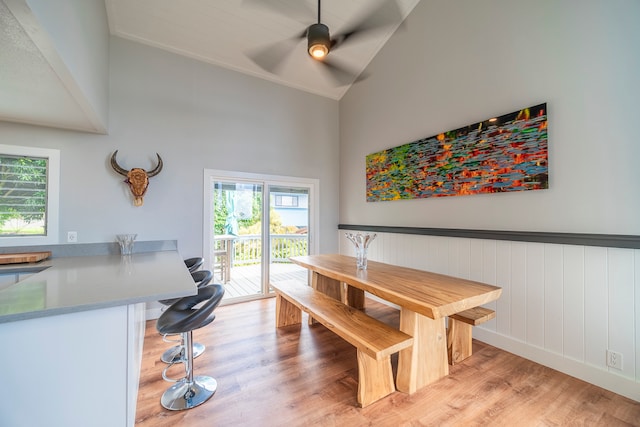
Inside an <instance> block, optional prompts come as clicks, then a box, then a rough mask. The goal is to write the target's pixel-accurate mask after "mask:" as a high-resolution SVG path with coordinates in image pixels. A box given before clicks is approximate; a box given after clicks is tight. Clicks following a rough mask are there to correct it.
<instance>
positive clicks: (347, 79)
mask: <svg viewBox="0 0 640 427" xmlns="http://www.w3.org/2000/svg"><path fill="white" fill-rule="evenodd" d="M314 62H318V63H319V65H320V66H321V67H322V68H323V69H324V70H325V71H326V73H327V74H328V75H329V77H330V78H331V79H332V80H333V81H334V83H335V85H336V86H346V85H348V84H352V83H357V82H359V81H362V80H364V79H366V78H367V77H368V75H367V74H364V73H358V72H356V71H353V70H351V69H349V68H348V67H347V66H345V65H344V64H341V63H340V62H339V61H336V59H335V58H326V59H325V60H323V61H314Z"/></svg>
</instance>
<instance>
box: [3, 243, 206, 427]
mask: <svg viewBox="0 0 640 427" xmlns="http://www.w3.org/2000/svg"><path fill="white" fill-rule="evenodd" d="M47 263H48V264H47V265H46V267H47V268H46V269H44V270H43V271H40V272H37V273H35V274H33V275H31V276H29V277H28V278H26V279H24V280H21V281H19V282H17V283H16V284H15V285H13V286H9V287H5V288H2V289H0V342H2V344H3V345H2V350H0V426H11V427H23V426H24V427H27V426H29V427H30V426H48V427H58V426H60V427H76V426H77V427H85V426H92V427H93V426H105V427H118V426H133V425H134V423H135V410H136V400H137V392H138V382H139V375H140V364H141V357H142V343H143V340H144V328H145V322H144V311H145V304H144V303H145V302H147V301H157V300H159V299H165V298H174V297H179V296H186V295H193V294H195V292H196V288H195V283H194V282H193V280H192V279H191V276H190V274H189V272H188V270H187V269H186V267H185V266H184V263H183V261H182V259H181V258H180V257H179V255H178V253H177V252H173V251H168V252H158V253H150V254H134V255H133V256H132V257H131V259H127V260H122V259H121V258H120V256H113V255H109V256H95V257H94V256H92V257H67V258H54V259H52V260H49V261H47Z"/></svg>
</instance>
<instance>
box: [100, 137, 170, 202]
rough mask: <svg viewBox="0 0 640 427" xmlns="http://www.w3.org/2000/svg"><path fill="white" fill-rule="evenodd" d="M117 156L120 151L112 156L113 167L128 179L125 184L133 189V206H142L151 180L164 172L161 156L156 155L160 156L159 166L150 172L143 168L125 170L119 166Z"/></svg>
mask: <svg viewBox="0 0 640 427" xmlns="http://www.w3.org/2000/svg"><path fill="white" fill-rule="evenodd" d="M116 154H118V150H116V151H114V152H113V155H112V156H111V167H112V168H113V170H114V171H116V172H118V173H119V174H120V175H122V176H126V177H127V179H125V180H124V182H126V183H127V184H129V189H131V194H133V205H134V206H142V203H143V200H142V198H143V197H144V194H145V193H146V192H147V187H149V178H151V177H154V176H156V175H158V174H159V173H160V171H161V170H162V159H161V158H160V154H158V153H156V156H158V164H157V165H156V167H155V168H153V169H152V170H150V171H148V172H147V171H146V170H144V169H141V168H133V169H131V170H126V169H124V168H123V167H121V166H120V165H119V164H118V162H117V160H116Z"/></svg>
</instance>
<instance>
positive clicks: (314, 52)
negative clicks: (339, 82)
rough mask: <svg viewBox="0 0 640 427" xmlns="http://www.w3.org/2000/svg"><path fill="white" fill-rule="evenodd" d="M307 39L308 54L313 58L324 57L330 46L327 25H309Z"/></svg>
mask: <svg viewBox="0 0 640 427" xmlns="http://www.w3.org/2000/svg"><path fill="white" fill-rule="evenodd" d="M307 41H308V50H307V52H309V55H311V57H312V58H314V59H322V58H324V57H325V56H327V54H328V53H329V49H330V48H331V37H330V36H329V27H327V26H326V25H324V24H321V23H317V24H313V25H311V26H309V28H308V29H307Z"/></svg>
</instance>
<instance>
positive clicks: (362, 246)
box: [345, 233, 376, 270]
mask: <svg viewBox="0 0 640 427" xmlns="http://www.w3.org/2000/svg"><path fill="white" fill-rule="evenodd" d="M345 236H347V239H349V240H351V242H352V243H353V245H354V246H355V248H356V266H357V267H358V270H366V269H367V249H368V248H369V243H371V242H372V241H373V239H375V238H376V234H375V233H355V234H354V233H345Z"/></svg>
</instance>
